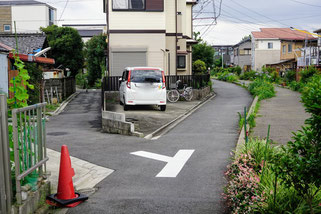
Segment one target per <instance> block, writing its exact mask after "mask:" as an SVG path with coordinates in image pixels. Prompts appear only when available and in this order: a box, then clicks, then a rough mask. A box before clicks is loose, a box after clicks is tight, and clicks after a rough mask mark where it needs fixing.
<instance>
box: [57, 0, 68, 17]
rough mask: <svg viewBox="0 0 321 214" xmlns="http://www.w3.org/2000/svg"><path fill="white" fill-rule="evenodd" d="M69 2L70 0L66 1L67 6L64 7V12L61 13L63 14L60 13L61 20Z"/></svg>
mask: <svg viewBox="0 0 321 214" xmlns="http://www.w3.org/2000/svg"><path fill="white" fill-rule="evenodd" d="M68 2H69V0H67V1H66V4H65V7H64V9H63V10H62V13H61V15H60V19H59V20H61V18H62V16H63V15H64V12H65V9H66V7H67V5H68ZM58 22H59V21H58Z"/></svg>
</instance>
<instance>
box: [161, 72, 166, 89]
mask: <svg viewBox="0 0 321 214" xmlns="http://www.w3.org/2000/svg"><path fill="white" fill-rule="evenodd" d="M162 77H163V82H162V88H163V89H164V88H166V82H165V75H164V71H162Z"/></svg>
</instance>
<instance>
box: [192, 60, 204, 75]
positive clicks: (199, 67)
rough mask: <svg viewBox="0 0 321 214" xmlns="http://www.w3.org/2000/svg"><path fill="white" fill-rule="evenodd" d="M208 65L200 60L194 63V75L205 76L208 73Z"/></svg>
mask: <svg viewBox="0 0 321 214" xmlns="http://www.w3.org/2000/svg"><path fill="white" fill-rule="evenodd" d="M206 72H207V69H206V64H205V62H203V61H202V60H200V59H198V60H196V61H195V62H193V73H198V74H203V73H206Z"/></svg>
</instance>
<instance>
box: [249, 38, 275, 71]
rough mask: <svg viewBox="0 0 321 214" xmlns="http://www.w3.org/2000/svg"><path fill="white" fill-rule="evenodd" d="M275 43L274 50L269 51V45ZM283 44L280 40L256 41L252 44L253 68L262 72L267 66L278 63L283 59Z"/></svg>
mask: <svg viewBox="0 0 321 214" xmlns="http://www.w3.org/2000/svg"><path fill="white" fill-rule="evenodd" d="M269 42H272V43H273V49H268V43H269ZM280 49H281V42H280V40H278V39H255V40H254V41H253V43H252V50H253V51H252V68H253V69H254V70H257V71H261V69H262V66H264V65H266V64H272V63H277V62H279V61H280V57H281V52H280Z"/></svg>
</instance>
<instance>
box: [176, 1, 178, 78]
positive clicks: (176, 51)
mask: <svg viewBox="0 0 321 214" xmlns="http://www.w3.org/2000/svg"><path fill="white" fill-rule="evenodd" d="M177 40H178V39H177V0H175V62H176V63H175V75H176V80H178V79H177V43H178V41H177Z"/></svg>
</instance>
